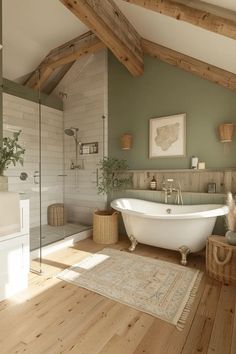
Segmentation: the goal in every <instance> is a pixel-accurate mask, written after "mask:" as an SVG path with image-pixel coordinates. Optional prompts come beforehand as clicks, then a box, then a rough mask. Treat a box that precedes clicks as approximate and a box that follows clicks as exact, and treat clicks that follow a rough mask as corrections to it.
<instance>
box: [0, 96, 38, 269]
mask: <svg viewBox="0 0 236 354" xmlns="http://www.w3.org/2000/svg"><path fill="white" fill-rule="evenodd" d="M39 116H40V107H39V105H38V104H37V103H34V102H31V101H28V100H24V99H22V98H20V97H16V96H13V95H9V94H3V136H4V137H13V134H14V132H18V131H21V133H20V137H19V144H20V145H21V146H22V147H24V148H25V154H24V164H23V166H21V165H20V164H17V165H16V166H14V165H13V164H12V165H11V166H10V167H9V168H8V170H7V171H6V173H5V175H6V176H8V189H9V191H13V192H17V193H20V197H21V199H29V203H30V220H29V223H30V250H31V251H35V252H34V257H38V259H37V261H33V262H32V263H31V267H32V269H33V270H34V271H37V272H40V271H41V226H40V225H41V215H40V209H41V208H40V204H41V198H40V189H41V188H40V118H39Z"/></svg>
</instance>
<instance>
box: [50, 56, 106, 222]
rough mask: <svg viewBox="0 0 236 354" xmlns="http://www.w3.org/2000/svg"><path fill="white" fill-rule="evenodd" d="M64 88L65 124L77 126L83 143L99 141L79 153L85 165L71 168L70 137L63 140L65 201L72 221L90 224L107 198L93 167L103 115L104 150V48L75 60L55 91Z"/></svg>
mask: <svg viewBox="0 0 236 354" xmlns="http://www.w3.org/2000/svg"><path fill="white" fill-rule="evenodd" d="M59 92H63V93H65V94H66V95H67V98H66V97H64V99H63V102H64V127H65V128H70V127H71V126H73V127H77V128H79V140H80V141H81V142H82V143H86V142H98V143H99V152H98V154H93V155H87V156H86V155H83V156H82V155H81V156H79V162H80V164H81V165H83V167H84V169H80V170H71V169H70V165H71V161H72V160H73V159H74V158H75V143H74V139H73V138H72V137H68V136H66V135H65V136H64V139H65V140H64V141H65V174H66V175H67V177H65V204H66V207H67V210H68V215H69V219H70V220H71V221H79V222H81V223H83V224H84V223H85V224H92V215H93V211H94V210H95V209H98V208H104V205H105V200H106V198H105V197H104V196H101V195H98V194H97V186H96V169H97V167H98V166H97V164H98V162H99V160H100V159H101V158H102V156H103V122H102V121H103V120H102V116H103V115H105V117H106V119H105V142H104V143H105V152H106V151H107V111H108V109H107V106H108V77H107V51H106V50H102V51H99V52H98V53H96V54H95V55H90V56H86V57H84V58H82V59H80V60H79V61H77V62H76V63H75V64H74V65H73V66H72V68H71V70H70V71H69V72H68V73H67V75H66V76H65V77H64V78H63V80H62V81H61V82H60V84H59V86H58V87H57V89H56V90H55V94H59Z"/></svg>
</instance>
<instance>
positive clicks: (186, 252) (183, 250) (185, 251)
mask: <svg viewBox="0 0 236 354" xmlns="http://www.w3.org/2000/svg"><path fill="white" fill-rule="evenodd" d="M179 252H180V254H181V261H180V262H181V264H182V265H184V266H185V265H186V264H187V263H188V262H187V256H188V255H189V253H190V252H191V250H190V248H188V247H187V246H181V247H180V248H179Z"/></svg>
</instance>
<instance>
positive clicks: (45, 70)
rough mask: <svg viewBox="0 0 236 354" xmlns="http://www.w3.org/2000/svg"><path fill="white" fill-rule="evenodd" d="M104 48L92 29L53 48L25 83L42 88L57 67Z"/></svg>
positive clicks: (34, 87) (31, 86) (35, 87)
mask: <svg viewBox="0 0 236 354" xmlns="http://www.w3.org/2000/svg"><path fill="white" fill-rule="evenodd" d="M102 48H105V45H104V44H103V43H102V42H101V41H100V39H99V38H97V37H96V36H95V35H94V34H93V33H92V32H91V31H89V32H87V33H85V34H83V35H82V36H79V37H76V38H75V39H73V40H71V41H69V42H66V43H65V44H63V45H61V46H60V47H57V48H55V49H53V50H51V51H50V52H49V54H48V55H47V56H46V57H45V58H44V60H43V61H42V62H41V63H40V65H39V66H38V67H37V68H36V70H35V71H34V72H33V73H32V75H31V76H30V77H29V78H28V79H27V81H26V82H25V83H24V85H25V86H27V87H30V88H33V89H35V90H37V89H39V88H41V89H42V88H43V87H44V86H45V83H46V81H47V80H48V79H49V77H50V76H51V75H52V74H53V72H54V70H55V69H57V68H58V67H60V66H62V65H66V64H69V63H72V62H74V61H75V60H77V59H79V58H80V57H82V56H84V55H86V54H92V53H95V52H97V51H98V50H100V49H102Z"/></svg>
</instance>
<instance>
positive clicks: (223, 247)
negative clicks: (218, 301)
mask: <svg viewBox="0 0 236 354" xmlns="http://www.w3.org/2000/svg"><path fill="white" fill-rule="evenodd" d="M206 270H207V273H208V274H209V275H210V276H211V277H212V278H214V279H216V280H219V281H221V282H222V283H224V284H235V285H236V246H232V245H229V244H228V243H227V240H226V238H225V237H223V236H210V237H208V241H207V248H206Z"/></svg>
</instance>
